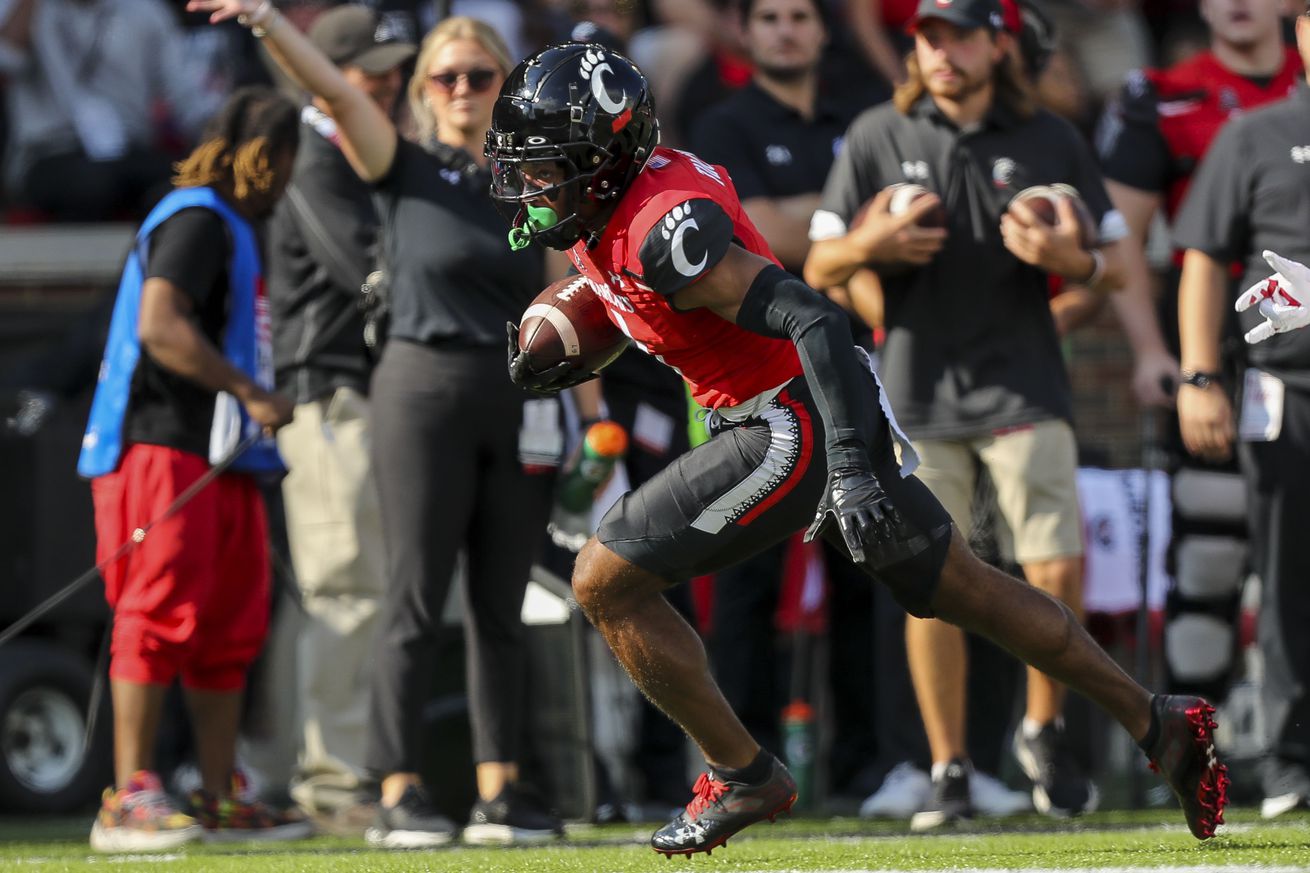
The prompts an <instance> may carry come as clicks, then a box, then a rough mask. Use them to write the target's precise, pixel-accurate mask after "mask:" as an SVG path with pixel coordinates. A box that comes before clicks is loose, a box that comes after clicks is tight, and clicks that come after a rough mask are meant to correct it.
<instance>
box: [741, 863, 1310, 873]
mask: <svg viewBox="0 0 1310 873" xmlns="http://www.w3.org/2000/svg"><path fill="white" fill-rule="evenodd" d="M940 870H941V871H954V873H1252V871H1255V873H1307V871H1310V867H1288V866H1279V867H1263V866H1261V865H1259V864H1227V865H1210V864H1196V865H1189V866H1186V867H1150V866H1145V865H1144V866H1141V867H945V868H940ZM738 873H937V871H933V870H891V869H879V870H874V869H870V868H848V867H835V868H832V869H830V870H802V869H799V868H797V869H792V870H741V871H738Z"/></svg>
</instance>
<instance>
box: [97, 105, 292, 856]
mask: <svg viewBox="0 0 1310 873" xmlns="http://www.w3.org/2000/svg"><path fill="white" fill-rule="evenodd" d="M298 137H299V133H298V125H297V119H296V108H295V107H294V106H293V105H291V104H290V103H289V102H287V101H286V100H284V99H283V98H282V97H280V96H278V95H277V94H276V93H275V92H273V91H271V90H269V89H266V88H249V89H242V90H240V91H237V92H236V93H234V94H233V95H232V96H231V98H230V99H229V100H228V102H227V104H226V105H225V106H224V108H223V109H222V110H221V111H220V112H219V114H218V115H217V116H216V117H215V118H214V119H213V120H212V121H211V122H210V125H209V128H208V131H207V133H206V135H205V137H204V139H203V141H202V142H201V143H200V144H199V145H198V146H197V147H196V148H195V150H194V151H192V152H191V154H190V155H189V156H188V157H187V158H186V159H185V160H183V161H182V162H180V163H179V164H178V165H177V171H176V175H175V176H174V180H173V181H174V186H175V188H174V190H173V191H172V192H171V193H169V194H168V195H167V196H166V197H164V199H163V200H162V201H160V203H159V204H158V205H157V206H156V207H155V208H154V209H153V210H152V211H151V213H150V215H149V216H148V217H147V218H146V220H145V223H144V224H143V225H142V226H141V229H140V230H139V231H138V233H137V241H136V245H135V247H134V248H133V249H132V251H131V252H130V253H129V255H128V258H127V264H126V266H125V267H124V269H123V277H122V280H121V282H120V284H119V289H118V295H117V298H116V301H115V304H114V314H113V318H112V320H111V323H110V329H109V339H108V342H107V344H106V347H105V356H104V362H103V364H102V365H101V373H100V379H99V383H98V385H97V387H96V395H95V400H94V402H93V404H92V408H91V417H90V421H89V423H88V426H87V432H86V437H85V439H84V440H83V443H82V446H83V448H82V455H81V457H80V459H79V461H78V471H79V472H80V473H81V474H82V475H83V476H85V477H87V478H89V479H91V493H92V497H93V500H94V506H95V524H96V540H97V544H96V550H97V555H98V557H99V559H100V560H101V561H108V560H109V559H110V558H111V557H113V558H114V559H113V560H112V561H110V562H109V563H108V564H107V565H106V566H105V567H104V570H103V574H104V580H105V596H106V599H107V600H108V601H109V606H110V608H111V609H112V610H113V635H112V647H111V650H110V651H111V657H110V662H109V680H110V693H111V697H112V700H113V710H114V771H115V785H114V788H112V789H107V790H106V791H105V795H104V800H103V802H102V804H101V807H100V812H99V815H98V816H97V817H96V821H95V825H94V827H93V828H92V831H91V846H92V848H94V849H96V850H97V851H106V852H124V851H133V852H135V851H151V850H164V849H168V848H172V847H174V846H177V845H180V844H182V843H185V842H188V841H190V840H193V839H196V838H198V837H200V836H201V835H202V834H203V833H204V832H206V831H208V832H210V833H211V834H214V835H218V836H224V835H226V836H228V837H229V838H233V837H235V838H239V839H273V838H281V839H287V838H293V837H299V836H305V835H307V834H308V833H309V825H308V823H307V822H305V821H304V820H302V819H299V818H297V817H293V816H290V815H288V814H285V813H281V812H277V811H275V810H273V809H271V808H269V807H266V806H264V805H263V804H261V803H258V802H252V801H250V800H248V799H246V798H245V797H244V796H243V793H242V792H240V791H239V790H237V789H238V788H239V787H240V780H239V778H238V776H237V774H236V771H235V763H234V762H235V754H236V741H237V727H238V724H239V722H240V716H241V703H242V696H243V688H244V685H245V682H246V676H247V673H248V671H249V668H250V665H251V663H252V662H253V661H254V659H255V656H256V655H257V654H258V653H259V650H260V647H261V645H262V644H263V641H264V636H265V634H266V632H267V628H268V610H269V561H268V557H269V556H268V541H267V537H268V533H267V529H266V527H265V521H264V504H263V500H262V498H261V496H260V492H259V489H258V486H257V484H256V481H255V478H254V474H259V473H265V472H274V471H277V470H280V462H279V460H278V457H277V451H276V448H275V447H274V446H273V444H272V441H271V439H269V438H268V437H269V435H271V432H272V431H273V430H275V429H277V428H279V427H281V426H282V425H285V424H286V423H287V422H289V421H290V420H291V410H292V407H291V401H290V400H288V399H287V398H285V397H283V396H281V395H279V394H274V393H273V392H272V368H271V365H270V362H271V351H270V349H269V348H268V335H269V332H268V323H267V320H268V308H267V304H266V301H265V299H264V283H263V268H262V262H261V256H260V246H259V242H258V239H257V237H256V232H255V229H254V226H253V225H254V222H256V221H257V220H259V219H261V218H263V217H265V216H267V215H268V213H269V212H270V211H271V210H272V208H273V205H274V204H275V203H276V202H277V200H278V198H279V197H281V196H282V192H283V190H284V189H285V188H286V184H287V180H288V179H289V178H290V176H291V166H292V162H293V160H294V158H295V153H296V146H297V142H298ZM261 431H264V432H265V434H264V436H263V437H262V438H260V433H261ZM247 445H249V448H246V449H245V450H244V451H242V452H241V453H240V454H238V455H236V458H235V460H234V461H231V464H230V467H228V469H227V470H225V471H224V472H223V473H221V474H220V475H218V476H217V477H215V478H214V479H213V481H207V482H205V483H204V484H203V485H202V486H201V487H200V489H199V490H198V491H196V492H195V493H194V495H192V496H190V497H188V498H186V499H185V502H184V503H182V504H181V505H180V506H177V507H175V506H174V504H175V503H178V502H180V501H182V500H183V498H182V495H183V492H185V491H187V490H188V489H189V488H191V487H192V486H193V485H195V484H196V483H199V482H200V481H201V480H202V479H204V478H205V477H206V476H208V475H209V472H208V471H209V470H210V468H211V465H213V464H218V463H227V462H228V461H229V460H230V459H231V457H232V455H233V453H234V452H236V451H237V450H238V448H240V447H245V446H247ZM173 510H176V511H173ZM152 522H157V523H155V524H153V526H152V524H151V523H152ZM142 530H145V531H147V533H145V534H144V535H142V534H141V533H140V531H142ZM129 541H134V542H136V543H137V544H136V545H135V546H134V547H133V548H131V549H129V550H127V551H126V552H124V553H123V554H121V555H118V554H117V552H118V550H119V549H120V548H121V546H122V545H123V544H124V543H126V542H129ZM177 679H180V680H181V683H182V686H183V689H184V691H185V693H186V700H187V703H188V707H189V709H190V712H191V724H192V727H193V730H194V732H195V742H196V754H197V759H198V765H199V770H200V777H201V782H202V785H201V788H200V789H198V790H197V791H196V792H194V793H193V794H192V795H191V798H190V801H191V802H190V810H189V812H190V813H191V814H190V815H187V814H184V813H183V812H182V811H180V810H179V809H177V808H176V807H175V806H174V805H173V804H172V803H171V801H169V800H168V799H167V797H166V796H165V794H164V792H163V789H162V787H161V784H160V780H159V777H158V776H157V775H156V773H155V771H154V747H155V740H156V735H157V734H158V732H159V723H160V718H161V714H162V712H163V706H164V695H165V693H166V692H167V691H168V688H169V686H170V685H172V683H173V682H174V680H177Z"/></svg>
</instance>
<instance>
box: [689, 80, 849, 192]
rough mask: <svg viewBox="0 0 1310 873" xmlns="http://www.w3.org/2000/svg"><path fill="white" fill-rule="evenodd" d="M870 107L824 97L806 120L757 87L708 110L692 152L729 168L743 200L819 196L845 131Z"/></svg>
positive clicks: (694, 133) (752, 85)
mask: <svg viewBox="0 0 1310 873" xmlns="http://www.w3.org/2000/svg"><path fill="white" fill-rule="evenodd" d="M866 105H868V104H864V105H859V104H855V103H852V102H849V101H848V102H839V101H837V100H833V99H831V98H828V97H825V96H820V97H819V99H818V100H817V101H816V103H815V107H814V117H813V118H812V119H807V118H805V117H804V116H803V115H801V114H800V113H799V112H797V111H796V110H795V109H793V108H791V107H790V106H787V105H785V104H783V103H779V102H778V101H777V100H776V99H774V97H773V95H771V94H769V92H768V91H765V90H764V89H763V88H761V87H760V86H759V85H757V84H755V82H753V81H752V82H751V83H750V84H749V85H747V86H746V87H745V88H742V89H741V90H740V91H737V92H736V93H734V94H733V95H732V96H731V97H728V98H727V99H726V100H724V101H723V102H722V103H720V104H718V105H717V106H715V107H713V108H712V109H709V110H706V112H705V114H704V115H703V116H702V117H701V119H700V121H699V122H698V123H697V125H696V127H695V129H694V130H693V131H692V137H691V150H692V151H693V152H695V153H696V154H697V155H699V156H700V157H702V158H704V159H705V160H707V161H709V162H710V163H711V164H719V165H720V166H722V167H724V168H725V169H726V170H727V171H728V175H730V176H731V177H732V184H733V187H735V188H736V189H737V196H738V198H740V199H742V200H750V199H751V198H753V197H769V198H776V197H794V196H796V195H798V194H816V193H818V192H819V191H822V190H823V183H824V180H826V179H827V178H828V170H829V169H830V168H831V167H832V162H833V160H834V159H835V158H836V156H837V153H838V152H839V151H840V150H841V144H842V138H843V137H844V136H845V134H846V128H847V127H849V126H850V123H851V121H852V120H853V119H854V118H855V116H856V115H857V114H859V112H860V110H862V109H863V108H864V106H866Z"/></svg>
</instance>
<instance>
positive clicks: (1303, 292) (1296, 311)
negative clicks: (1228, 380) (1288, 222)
mask: <svg viewBox="0 0 1310 873" xmlns="http://www.w3.org/2000/svg"><path fill="white" fill-rule="evenodd" d="M1264 259H1265V260H1266V261H1268V262H1269V266H1271V267H1273V269H1274V274H1273V275H1272V276H1270V277H1269V278H1268V279H1265V280H1264V281H1262V282H1257V283H1256V284H1254V285H1252V286H1251V287H1250V288H1247V289H1246V290H1245V291H1243V292H1242V295H1241V296H1240V297H1238V298H1237V303H1236V304H1235V305H1234V308H1235V309H1236V310H1237V311H1238V312H1246V311H1247V310H1248V309H1250V308H1251V307H1252V306H1254V307H1256V310H1257V311H1258V312H1259V313H1260V315H1263V316H1264V319H1265V320H1264V321H1262V322H1260V323H1259V324H1257V325H1256V326H1255V327H1253V328H1251V329H1250V330H1248V331H1247V332H1246V341H1247V342H1248V343H1251V344H1252V345H1254V344H1256V343H1258V342H1264V341H1265V340H1267V339H1269V337H1271V336H1273V335H1274V334H1276V333H1287V332H1288V331H1290V330H1300V329H1301V328H1303V327H1305V326H1306V325H1307V324H1310V305H1307V304H1310V267H1306V265H1305V264H1302V263H1300V262H1298V261H1294V260H1292V259H1291V258H1285V257H1283V256H1282V255H1280V254H1278V253H1276V252H1271V251H1269V250H1268V249H1265V251H1264Z"/></svg>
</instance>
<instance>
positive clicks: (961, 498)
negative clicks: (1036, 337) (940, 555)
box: [914, 419, 1083, 564]
mask: <svg viewBox="0 0 1310 873" xmlns="http://www.w3.org/2000/svg"><path fill="white" fill-rule="evenodd" d="M914 448H915V449H916V450H917V451H918V453H919V458H920V465H919V469H917V470H916V471H915V475H916V476H918V477H919V479H921V480H922V481H923V484H925V485H927V486H928V489H929V490H930V491H932V493H933V495H934V496H935V497H936V498H937V499H938V500H940V501H941V503H942V505H943V506H945V507H946V511H947V512H949V513H950V514H951V518H952V519H953V520H954V521H955V526H956V527H958V528H959V529H960V532H961V533H963V534H964V535H965V536H968V535H969V534H971V533H972V530H973V498H974V490H975V487H976V485H977V479H978V471H979V469H980V468H986V470H987V472H988V474H989V475H990V476H991V479H992V482H993V483H994V484H995V486H996V503H997V507H998V509H999V510H1000V516H999V518H998V519H997V524H996V538H997V542H998V544H999V546H1000V549H1001V552H1002V554H1004V555H1005V556H1007V557H1013V558H1014V559H1015V560H1016V561H1018V562H1019V563H1021V564H1022V563H1026V562H1028V561H1047V560H1051V559H1054V558H1068V557H1075V556H1078V555H1081V554H1082V553H1083V535H1082V515H1081V513H1080V512H1079V508H1078V487H1077V463H1078V451H1077V447H1076V445H1075V443H1074V437H1073V429H1072V428H1071V427H1069V423H1068V422H1066V421H1063V420H1060V419H1054V420H1050V421H1040V422H1037V423H1036V424H1032V425H1025V426H1023V427H1019V428H1014V429H1009V430H1005V431H1002V432H1000V433H998V434H988V435H986V436H979V437H972V438H965V439H959V440H916V441H915V443H914Z"/></svg>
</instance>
